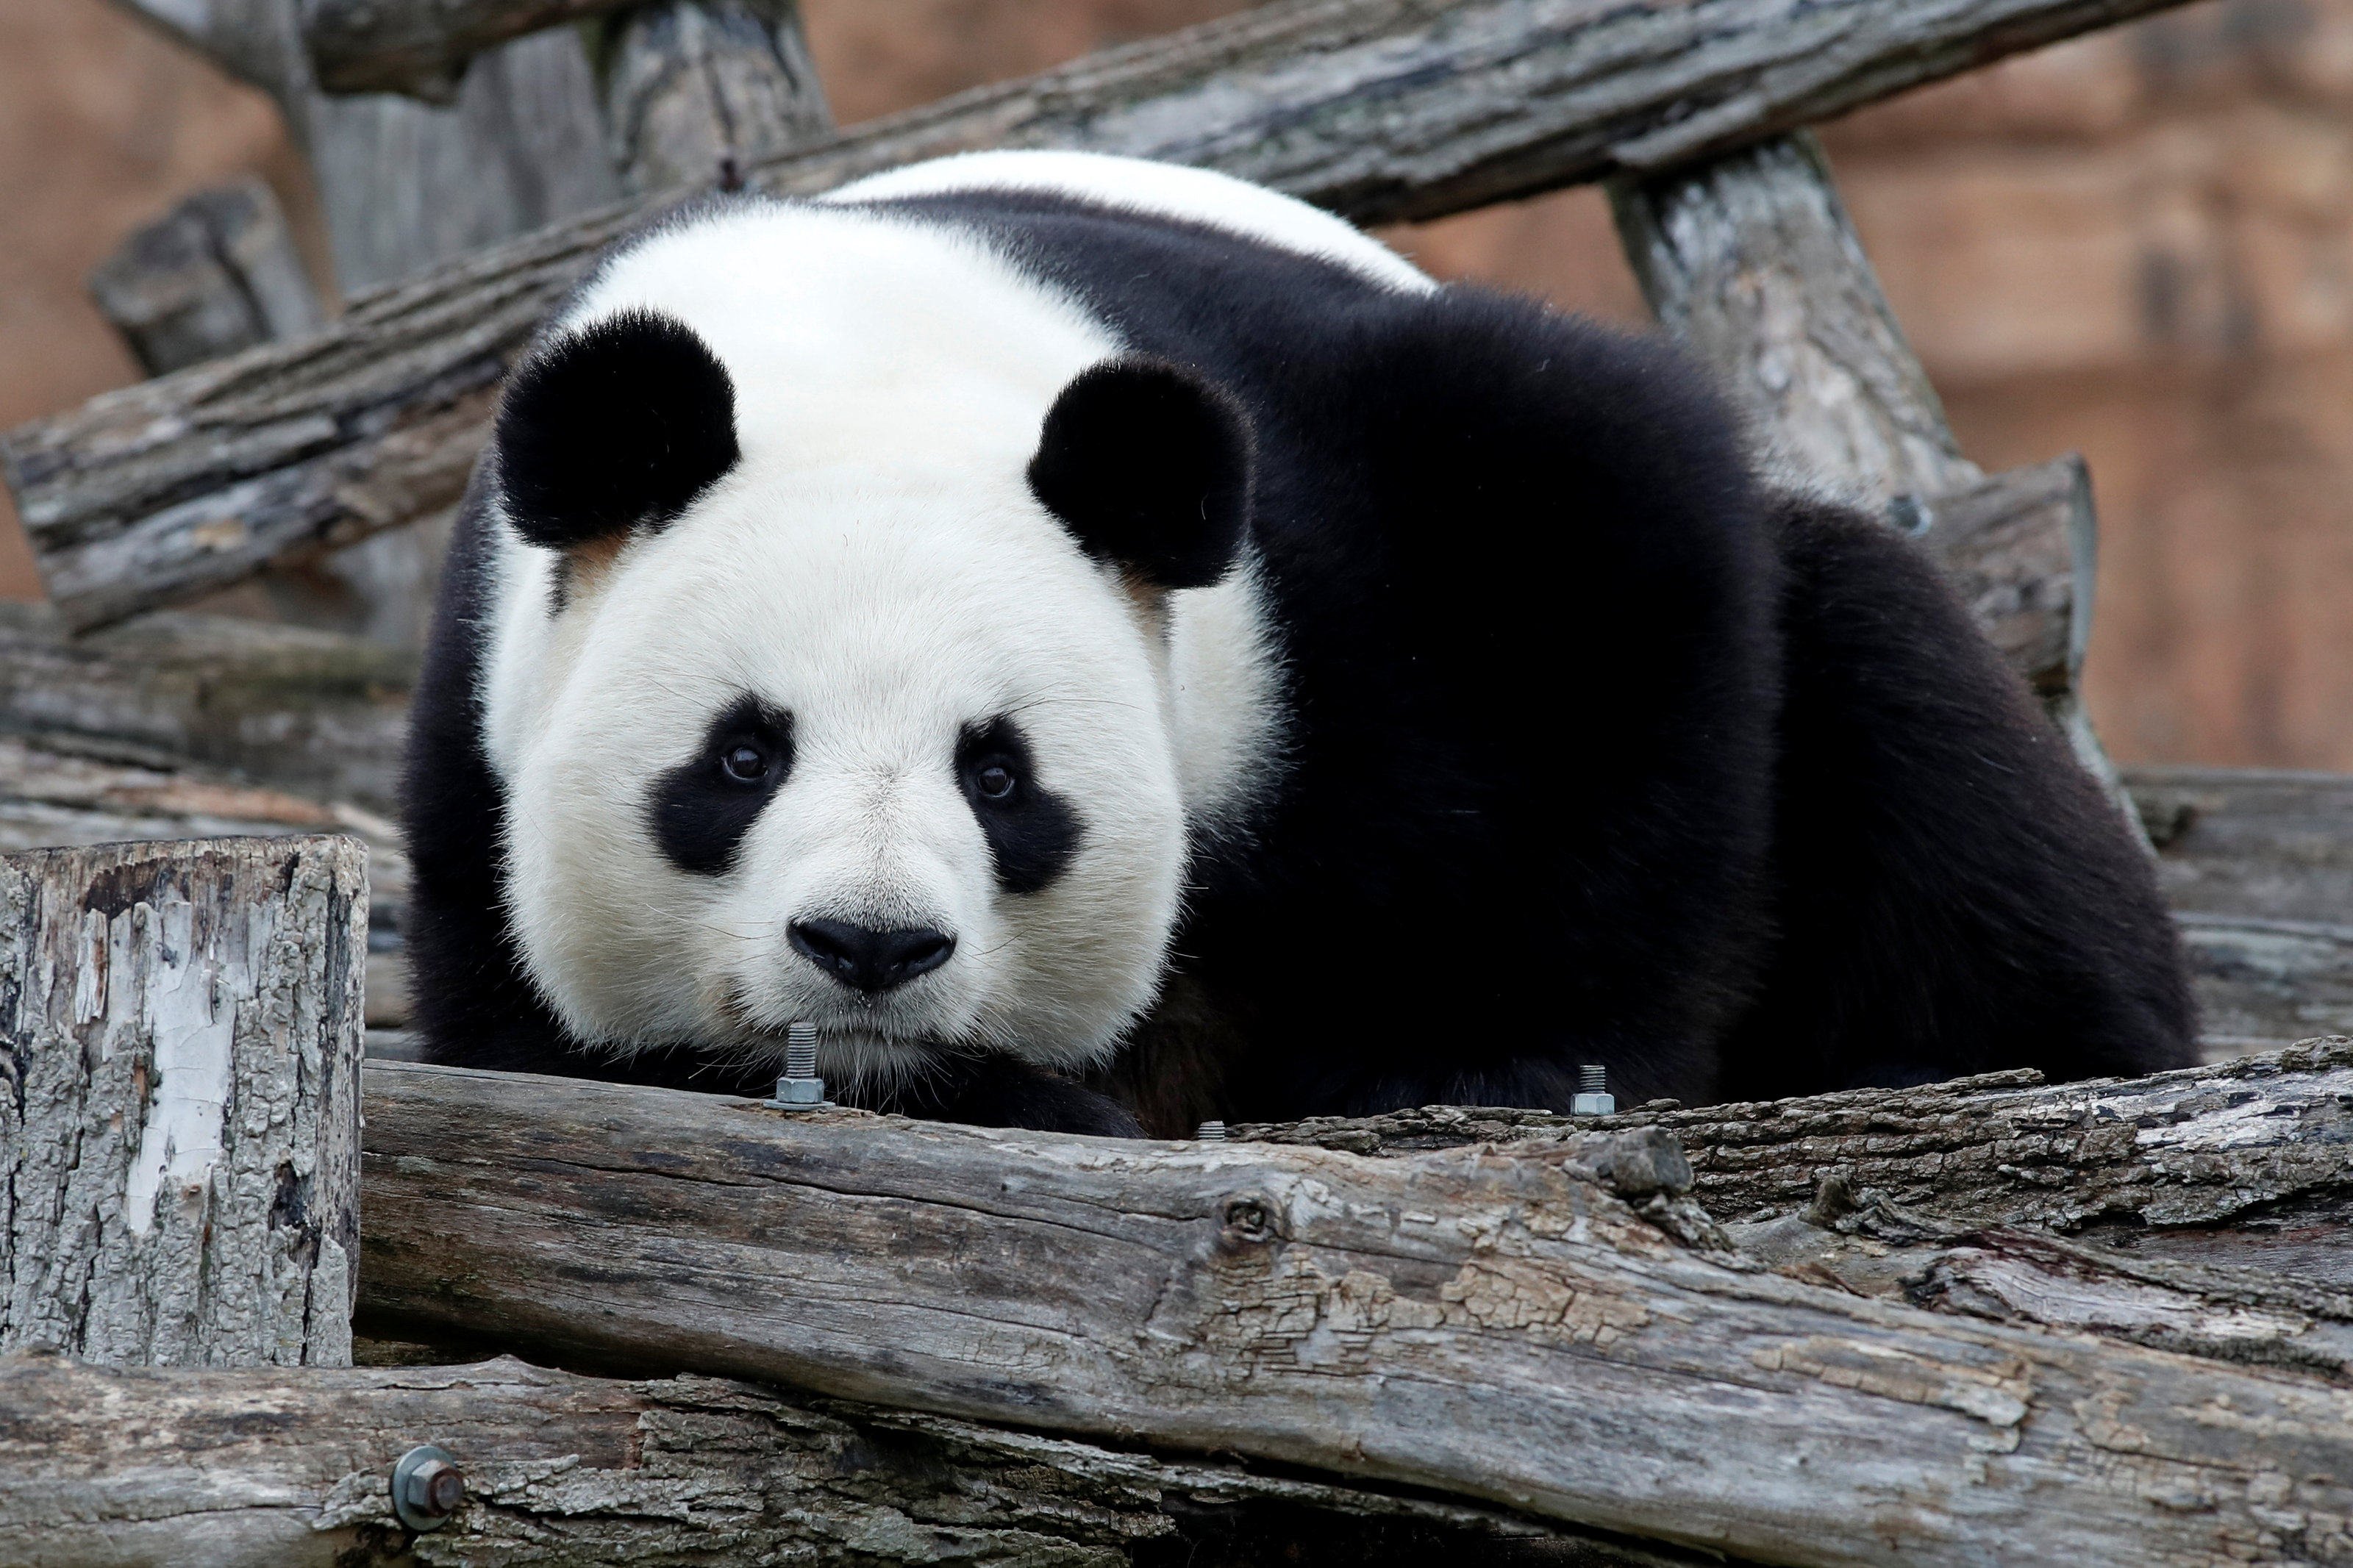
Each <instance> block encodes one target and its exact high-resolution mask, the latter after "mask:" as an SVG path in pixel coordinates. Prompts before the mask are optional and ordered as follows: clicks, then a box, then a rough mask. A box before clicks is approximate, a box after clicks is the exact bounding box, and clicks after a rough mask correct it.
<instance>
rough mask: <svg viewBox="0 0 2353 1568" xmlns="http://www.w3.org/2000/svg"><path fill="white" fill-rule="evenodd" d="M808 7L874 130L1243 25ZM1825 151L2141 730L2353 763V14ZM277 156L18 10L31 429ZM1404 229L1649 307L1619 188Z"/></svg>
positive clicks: (2223, 36) (279, 172) (9, 186)
mask: <svg viewBox="0 0 2353 1568" xmlns="http://www.w3.org/2000/svg"><path fill="white" fill-rule="evenodd" d="M805 5H806V9H807V17H808V25H809V32H810V37H811V43H812V46H813V47H814V49H815V51H816V53H817V56H818V61H819V64H820V67H821V68H822V69H823V71H824V74H825V77H826V80H827V84H828V91H829V93H830V94H831V96H832V100H833V102H834V106H835V109H836V110H837V112H838V113H839V116H840V117H841V118H842V119H843V120H844V121H855V120H860V119H864V118H868V117H871V116H872V115H875V114H879V113H884V112H888V111H890V110H894V109H898V108H902V107H905V106H908V105H911V104H913V103H919V102H923V101H924V100H929V99H932V98H934V97H937V96H940V95H941V94H943V93H945V92H948V91H952V90H955V89H959V88H963V87H966V86H970V85H974V84H976V83H977V82H981V81H986V80H990V79H998V78H1002V77H1006V76H1011V75H1017V74H1019V73H1021V72H1024V71H1028V70H1032V69H1036V68H1040V67H1042V66H1044V65H1047V64H1050V63H1052V62H1053V61H1055V60H1059V59H1062V58H1069V57H1071V56H1072V55H1075V54H1079V53H1081V52H1083V51H1085V50H1087V49H1090V48H1094V47H1103V45H1106V44H1110V43H1116V42H1122V41H1125V40H1127V39H1130V38H1134V37H1144V36H1147V35H1149V34H1151V33H1154V32H1158V31H1162V30H1165V29H1166V28H1167V27H1170V26H1179V25H1182V24H1184V23H1187V22H1191V21H1197V20H1200V19H1202V18H1204V17H1207V16H1214V15H1218V14H1220V13H1222V12H1225V11H1229V10H1233V9H1237V8H1239V6H1238V5H1237V4H1236V3H1235V0H863V3H858V0H805ZM1825 139H1826V141H1827V142H1828V143H1829V145H1830V147H1831V155H1832V158H1833V161H1834V163H1836V165H1837V168H1838V172H1839V174H1840V179H1841V188H1842V189H1843V190H1844V192H1845V193H1846V195H1847V198H1848V201H1849V203H1850V205H1851V206H1852V210H1853V213H1854V216H1855V221H1856V223H1857V226H1859V227H1860V228H1861V230H1862V235H1863V237H1864V239H1865V242H1866V243H1867V245H1868V246H1869V247H1870V249H1871V251H1872V254H1873V257H1874V258H1875V259H1876V260H1877V262H1878V264H1879V267H1880V270H1881V272H1882V274H1883V277H1884V279H1885V280H1886V283H1887V288H1888V291H1889V294H1890V295H1891V297H1892V298H1893V299H1894V303H1895V306H1896V310H1897V312H1898V314H1899V315H1900V316H1901V317H1902V318H1903V320H1904V321H1905V324H1906V325H1907V327H1908V328H1909V329H1910V331H1911V332H1912V334H1913V338H1914V341H1915V343H1917V345H1918V346H1919V348H1920V351H1921V353H1922V355H1923V357H1924V358H1925V359H1926V362H1927V363H1928V366H1929V369H1930V371H1931V373H1932V374H1934V375H1935V377H1936V382H1937V384H1938V386H1939V388H1940V389H1941V390H1942V391H1943V393H1944V395H1945V396H1946V399H1947V406H1948V408H1949V409H1950V412H1951V414H1952V416H1953V419H1954V423H1955V425H1956V426H1957V427H1958V428H1959V430H1960V432H1961V435H1962V438H1963V441H1964V444H1965V446H1966V447H1967V448H1968V451H1969V453H1970V455H1971V456H1972V457H1974V458H1977V459H1978V461H1979V462H1981V463H1984V464H1985V465H1987V466H1988V467H1989V468H2006V467H2010V466H2012V465H2015V464H2020V463H2026V462H2032V461H2036V460H2039V459H2041V458H2047V457H2050V456H2052V455H2053V454H2055V453H2057V452H2060V451H2063V450H2066V449H2069V448H2071V447H2073V448H2078V449H2081V450H2082V451H2084V453H2085V454H2086V455H2087V456H2088V457H2089V458H2090V459H2091V462H2092V468H2093V473H2094V480H2095V483H2096V485H2097V489H2098V493H2099V499H2100V506H2101V516H2102V523H2103V543H2102V550H2103V555H2102V563H2101V597H2100V605H2099V622H2098V631H2097V635H2096V637H2095V639H2094V650H2093V658H2092V668H2091V672H2090V677H2089V679H2090V687H2091V700H2092V707H2093V711H2094V716H2095V718H2096V720H2097V721H2098V723H2099V725H2100V728H2101V731H2102V733H2103V734H2104V735H2105V737H2106V738H2107V740H2108V742H2109V745H2110V747H2111V748H2112V749H2113V750H2114V751H2115V752H2116V753H2117V754H2118V755H2119V756H2122V757H2126V758H2146V759H2168V760H2194V761H2206V762H2218V763H2269V764H2276V765H2286V766H2311V767H2334V768H2340V769H2348V770H2353V0H2209V3H2208V4H2205V5H2198V6H2193V7H2190V8H2188V9H2186V10H2183V11H2181V12H2179V13H2174V14H2171V15H2168V16H2163V17H2160V18H2158V19H2157V20H2155V21H2152V22H2148V23H2144V24H2141V25H2139V26H2135V27H2131V28H2126V29H2119V30H2116V31H2113V32H2110V33H2106V34H2103V35H2100V36H2097V37H2093V38H2089V39H2084V40H2081V41H2079V42H2077V43H2075V44H2072V45H2067V46H2063V47H2060V48H2057V49H2053V50H2050V51H2046V52H2045V53H2043V54H2042V55H2040V56H2036V57H2032V58H2027V59H2023V60H2018V61H2013V62H2010V63H2009V64H2007V65H2004V66H2002V67H1999V68H1995V69H1993V70H1990V71H1987V72H1982V73H1979V74H1978V75H1977V76H1975V77H1971V78H1968V79H1964V80H1962V81H1959V82H1957V83H1952V84H1948V85H1947V86H1946V87H1943V88H1939V89H1932V90H1930V91H1927V92H1923V93H1918V94H1915V95H1913V96H1912V97H1910V98H1908V99H1905V100H1900V101H1898V102H1896V103H1894V104H1890V105H1886V106H1883V107H1882V108H1880V109H1877V110H1870V111H1867V112H1865V113H1863V114H1861V115H1857V116H1854V117H1852V119H1850V120H1848V121H1844V122H1842V123H1841V124H1839V125H1836V126H1832V127H1830V128H1829V129H1828V131H1827V132H1826V136H1825ZM244 168H253V169H259V170H260V171H261V172H263V173H264V174H267V175H268V176H269V177H270V178H271V179H272V181H273V183H274V184H277V185H279V187H280V192H281V195H284V196H285V197H286V198H287V199H288V200H289V202H290V205H293V206H295V207H296V208H297V209H298V210H297V216H298V220H299V218H300V217H301V209H302V207H303V205H304V203H305V199H306V198H305V195H304V193H303V190H302V186H301V175H300V172H299V170H297V169H296V168H295V167H294V160H293V159H292V158H291V156H290V153H288V151H287V149H286V147H285V145H284V142H283V139H282V137H281V136H280V135H279V133H278V132H277V130H276V128H275V125H274V123H273V121H271V118H270V115H269V110H268V107H267V105H266V104H264V103H263V102H262V101H261V100H260V99H259V97H258V96H257V95H254V94H251V93H248V92H246V91H244V90H242V89H237V88H234V87H232V86H230V85H228V84H226V83H224V82H222V81H220V80H218V79H216V78H214V77H213V76H211V75H210V73H209V72H207V71H206V70H205V69H204V68H201V67H199V66H197V65H195V63H194V62H191V61H188V60H185V59H184V58H179V57H178V56H176V55H175V54H174V51H173V50H172V49H171V48H170V47H168V46H166V45H164V44H162V43H160V42H158V41H156V40H154V39H153V38H152V37H149V36H148V35H146V34H144V33H143V32H142V31H141V30H140V29H138V28H137V27H135V26H132V25H131V24H129V23H126V22H123V21H121V20H119V19H118V18H117V17H116V16H115V15H114V14H113V13H112V12H111V10H109V9H108V8H107V6H106V5H104V4H103V0H7V4H6V5H5V6H0V213H5V214H6V215H7V216H5V218H0V240H5V244H0V420H5V421H14V420H16V419H21V418H24V417H27V416H32V415H35V414H38V413H41V412H46V411H47V410H50V409H54V408H58V407H63V406H66V405H70V404H71V403H73V402H75V401H77V400H79V398H81V397H84V396H87V395H90V393H92V392H94V391H97V390H99V389H100V388H102V387H105V386H108V385H113V384H120V383H121V382H122V381H125V380H128V379H129V378H130V376H131V374H132V372H131V368H130V365H129V363H128V362H127V361H126V360H125V359H124V358H123V356H122V354H121V351H120V350H119V349H118V348H117V347H116V346H115V345H114V343H113V342H112V340H111V335H110V334H109V333H108V331H107V330H106V328H105V327H104V325H103V323H102V322H100V321H99V320H98V318H97V316H96V315H95V313H94V312H92V311H91V310H90V308H89V306H88V305H87V303H86V301H85V300H84V297H83V295H82V292H81V279H82V276H83V274H84V273H85V272H86V271H87V269H88V268H89V267H90V264H91V263H92V262H94V261H96V260H97V259H98V258H99V257H100V256H102V255H103V254H104V253H105V252H106V251H107V250H108V249H110V248H111V247H112V245H113V244H114V243H115V241H116V240H117V239H118V238H119V237H121V234H123V233H124V232H126V231H127V230H128V229H129V228H130V227H131V226H133V225H134V224H135V223H137V222H139V221H142V220H143V219H145V218H146V217H149V216H153V215H154V214H155V213H156V212H158V211H160V210H161V209H162V208H163V207H164V205H167V204H168V203H169V202H170V201H171V200H172V199H173V198H174V197H175V196H176V195H179V194H181V193H183V192H185V191H186V190H188V189H192V188H195V186H198V185H201V184H206V183H209V182H211V181H213V180H216V179H217V178H219V177H220V176H221V175H223V174H227V173H229V172H231V171H234V170H237V169H244ZM1391 238H1392V239H1393V240H1394V241H1395V242H1396V243H1398V244H1399V245H1400V246H1402V247H1405V248H1407V249H1409V250H1410V251H1412V252H1413V253H1414V254H1415V255H1416V256H1417V257H1418V258H1419V259H1420V260H1421V261H1422V262H1423V263H1424V264H1425V265H1427V266H1429V267H1430V268H1433V269H1434V270H1437V271H1440V272H1441V273H1445V274H1449V275H1462V276H1475V277H1482V278H1486V279H1493V280H1495V281H1499V282H1503V283H1505V284H1508V285H1510V286H1513V287H1516V288H1521V289H1529V290H1531V291H1534V292H1536V293H1539V294H1542V295H1544V296H1545V297H1546V298H1548V299H1551V300H1555V301H1556V302H1558V303H1560V304H1562V305H1564V306H1567V307H1570V308H1575V309H1580V310H1591V311H1594V312H1596V313H1598V314H1602V315H1605V316H1610V317H1614V318H1619V319H1623V320H1627V321H1639V320H1641V316H1642V311H1641V301H1640V299H1639V297H1638V296H1637V295H1636V293H1635V291H1634V288H1633V285H1632V282H1631V280H1630V278H1629V277H1628V276H1627V273H1626V269H1625V267H1624V264H1623V262H1622V261H1621V260H1620V258H1619V256H1618V252H1617V248H1616V244H1615V241H1614V239H1613V237H1611V235H1610V232H1609V220H1608V216H1607V214H1606V212H1605V211H1604V209H1603V205H1602V203H1601V201H1600V199H1599V196H1598V195H1596V194H1595V193H1593V192H1591V191H1571V192H1565V193H1562V194H1560V195H1555V196H1551V197H1546V198H1544V199H1542V200H1539V201H1535V202H1529V203H1525V204H1521V205H1514V206H1511V207H1505V208H1498V209H1493V210H1491V211H1488V212H1484V213H1477V214H1472V215H1467V216H1463V217H1460V218H1455V219H1451V220H1448V221H1447V222H1444V223H1440V224H1437V225H1432V226H1427V227H1424V228H1419V229H1414V230H1408V231H1400V232H1398V233H1397V234H1394V235H1392V236H1391ZM11 532H13V531H11ZM12 547H13V548H14V549H15V550H16V559H18V560H21V545H20V544H14V543H13V541H12ZM7 560H8V558H7V557H5V556H0V582H5V575H6V574H5V565H6V563H7ZM19 570H21V567H20V568H19ZM17 581H18V582H19V583H22V582H24V581H25V579H23V578H22V577H19V578H18V579H17Z"/></svg>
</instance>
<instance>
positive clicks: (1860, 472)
mask: <svg viewBox="0 0 2353 1568" xmlns="http://www.w3.org/2000/svg"><path fill="white" fill-rule="evenodd" d="M1609 198H1610V206H1611V210H1612V211H1613V212H1614V213H1615V214H1616V216H1617V219H1618V234H1619V238H1620V241H1621V242H1622V243H1623V244H1624V246H1625V249H1626V258H1627V260H1628V261H1629V262H1630V263H1631V264H1632V266H1633V268H1634V276H1635V278H1636V279H1637V280H1638V281H1639V282H1640V283H1641V287H1642V294H1643V297H1644V298H1645V299H1647V300H1649V301H1650V304H1651V310H1652V311H1653V312H1654V313H1655V314H1656V315H1657V317H1658V319H1659V324H1660V325H1661V326H1662V327H1664V328H1666V329H1667V331H1669V332H1671V333H1672V334H1673V335H1674V336H1675V337H1676V338H1678V339H1680V340H1682V341H1683V342H1685V343H1687V344H1689V345H1690V346H1691V348H1692V349H1693V350H1694V352H1696V353H1698V355H1699V357H1700V358H1701V359H1703V360H1704V361H1705V362H1706V363H1708V364H1709V365H1710V366H1711V367H1712V368H1713V369H1715V372H1716V373H1717V375H1718V378H1719V381H1720V384H1722V385H1723V386H1724V387H1725V391H1726V392H1727V393H1729V394H1730V395H1731V396H1732V398H1733V399H1734V401H1735V402H1736V404H1737V405H1739V406H1740V407H1741V408H1742V409H1743V410H1744V411H1745V412H1746V414H1747V416H1748V417H1749V421H1750V424H1751V426H1752V427H1753V429H1754V431H1755V434H1756V438H1757V441H1758V443H1759V444H1760V445H1761V446H1763V447H1766V448H1767V450H1768V451H1770V452H1771V453H1773V454H1774V455H1775V457H1776V458H1778V459H1779V461H1780V462H1781V463H1782V464H1784V465H1786V466H1787V467H1788V469H1789V471H1790V472H1791V474H1792V476H1793V477H1794V478H1795V479H1798V481H1799V482H1800V483H1801V484H1817V485H1828V486H1831V487H1835V488H1838V489H1843V490H1846V491H1848V492H1850V493H1852V494H1853V495H1855V496H1857V497H1859V498H1861V499H1862V500H1865V501H1866V502H1867V503H1871V504H1876V505H1880V506H1890V507H1893V508H1894V509H1895V510H1896V512H1897V513H1898V514H1899V517H1900V520H1901V521H1904V522H1905V524H1906V525H1907V526H1908V527H1910V528H1911V529H1914V530H1916V529H1917V528H1918V527H1920V526H1922V525H1923V524H1925V523H1926V521H1927V517H1926V515H1925V512H1924V505H1923V503H1924V502H1925V501H1926V499H1927V498H1928V497H1931V496H1937V495H1942V494H1944V493H1945V492H1947V491H1948V490H1955V489H1961V488H1963V487H1965V486H1968V485H1970V484H1973V483H1974V482H1976V481H1977V480H1978V479H1979V478H1980V475H1979V473H1978V468H1977V465H1975V464H1974V463H1971V462H1970V461H1968V459H1967V458H1964V457H1962V456H1961V449H1960V445H1959V443H1958V442H1957V440H1956V439H1955V438H1954V436H1953V431H1952V427H1951V426H1949V425H1947V423H1946V421H1945V409H1944V405H1943V404H1942V403H1941V402H1939V401H1938V399H1937V397H1936V389H1935V388H1934V387H1932V386H1931V385H1929V384H1928V373H1927V371H1926V369H1925V368H1924V367H1923V366H1922V365H1921V363H1920V361H1919V357H1918V356H1917V355H1916V354H1915V353H1913V352H1912V345H1911V344H1910V343H1909V342H1905V337H1904V330H1903V328H1901V327H1900V326H1898V325H1897V324H1896V321H1895V312H1894V310H1891V309H1889V307H1888V303H1887V296H1886V295H1885V294H1884V293H1883V292H1882V290H1881V289H1880V286H1879V278H1878V275H1877V274H1876V273H1875V272H1873V270H1872V266H1871V262H1870V260H1869V259H1868V258H1865V257H1864V255H1863V253H1862V240H1861V239H1859V238H1858V237H1856V235H1855V232H1854V225H1853V224H1852V222H1850V221H1849V220H1848V218H1847V215H1846V207H1845V205H1844V204H1843V203H1842V202H1841V201H1840V199H1839V195H1838V187H1837V186H1836V185H1834V184H1832V183H1831V174H1830V167H1829V165H1828V163H1826V162H1825V161H1824V160H1823V157H1822V151H1821V146H1820V143H1819V142H1816V141H1815V140H1814V138H1813V137H1812V136H1811V135H1810V134H1806V133H1799V134H1797V135H1792V136H1779V137H1775V138H1773V139H1772V140H1770V141H1767V142H1758V143H1757V145H1755V146H1753V147H1746V148H1743V149H1741V150H1740V151H1739V152H1737V153H1732V154H1730V155H1729V156H1726V157H1723V158H1717V159H1713V160H1710V161H1708V162H1706V163H1700V164H1696V165H1694V166H1693V167H1691V168H1687V169H1677V170H1674V171H1672V172H1670V173H1667V174H1655V175H1651V176H1649V177H1646V178H1623V179H1619V180H1613V181H1611V182H1610V184H1609Z"/></svg>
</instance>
